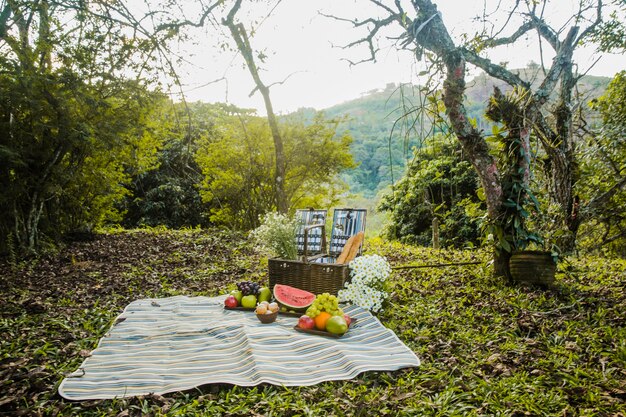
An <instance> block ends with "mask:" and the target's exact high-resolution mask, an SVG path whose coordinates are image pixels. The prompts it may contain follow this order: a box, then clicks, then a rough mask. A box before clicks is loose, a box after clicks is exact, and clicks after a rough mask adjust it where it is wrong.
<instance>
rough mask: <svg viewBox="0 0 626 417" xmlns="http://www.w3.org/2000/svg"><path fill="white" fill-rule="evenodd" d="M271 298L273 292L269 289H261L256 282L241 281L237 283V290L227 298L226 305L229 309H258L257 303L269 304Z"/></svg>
mask: <svg viewBox="0 0 626 417" xmlns="http://www.w3.org/2000/svg"><path fill="white" fill-rule="evenodd" d="M271 298H272V292H271V291H270V289H269V288H267V287H261V286H260V285H259V284H257V283H256V282H251V281H241V282H239V283H237V289H236V290H232V291H231V292H230V294H229V295H228V297H226V300H224V305H225V306H226V307H229V308H234V307H244V308H256V306H257V303H261V302H263V301H267V302H269V301H270V299H271Z"/></svg>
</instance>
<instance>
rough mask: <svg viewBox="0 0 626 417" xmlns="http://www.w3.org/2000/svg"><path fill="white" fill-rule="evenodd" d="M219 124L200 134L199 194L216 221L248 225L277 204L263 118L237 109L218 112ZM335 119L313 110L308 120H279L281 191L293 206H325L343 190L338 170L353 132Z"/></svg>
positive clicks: (347, 159)
mask: <svg viewBox="0 0 626 417" xmlns="http://www.w3.org/2000/svg"><path fill="white" fill-rule="evenodd" d="M216 124H217V125H219V129H216V132H215V134H214V135H212V136H210V137H207V138H205V139H201V140H200V141H199V148H198V150H197V152H196V160H197V162H198V164H199V166H200V167H201V169H202V173H203V176H204V179H203V181H202V185H201V189H200V194H201V196H202V199H203V201H204V202H205V203H206V204H208V205H209V206H210V220H211V222H213V223H215V224H221V225H227V226H229V227H233V228H238V229H251V228H254V227H256V226H258V224H259V217H260V216H261V215H263V214H264V213H267V212H269V211H272V210H274V209H275V208H276V192H275V189H274V184H275V181H274V176H275V164H274V151H273V147H274V146H273V140H272V137H271V134H270V130H269V126H268V124H267V121H266V120H265V119H264V118H260V117H257V116H252V115H251V114H249V112H245V111H243V110H240V109H232V108H231V109H229V110H228V111H224V112H221V113H220V114H219V115H218V116H217V119H216ZM336 128H337V121H335V120H332V119H331V120H329V119H325V118H324V117H323V116H322V115H317V116H316V117H315V118H314V119H313V121H312V123H309V124H305V122H304V121H303V120H301V119H297V118H289V119H286V120H283V121H282V122H281V124H280V129H281V135H282V138H283V146H284V154H285V161H286V178H285V180H284V181H285V192H286V194H287V198H288V201H289V205H290V207H291V208H298V207H309V206H315V207H328V206H331V205H333V204H334V203H335V202H336V201H337V196H338V195H339V194H340V193H341V192H343V191H344V190H345V184H343V183H341V182H340V181H339V180H338V174H339V173H340V172H341V171H343V170H345V169H347V168H351V167H352V166H353V162H352V157H351V155H350V153H349V146H350V142H351V138H350V136H348V135H341V136H337V135H336V134H335V132H336Z"/></svg>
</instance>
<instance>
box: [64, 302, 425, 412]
mask: <svg viewBox="0 0 626 417" xmlns="http://www.w3.org/2000/svg"><path fill="white" fill-rule="evenodd" d="M224 298H225V296H219V297H213V298H207V297H185V296H176V297H170V298H162V299H143V300H137V301H135V302H133V303H131V304H129V305H128V306H127V307H126V309H125V310H124V312H123V313H122V314H121V315H120V316H119V317H118V319H117V320H116V322H115V323H116V324H114V325H113V327H112V328H111V330H110V331H109V332H108V333H107V334H106V335H105V336H104V337H103V338H102V339H101V340H100V343H99V344H98V347H97V348H96V349H95V350H94V351H93V352H92V354H91V356H90V357H88V358H87V359H85V361H84V362H83V364H82V365H81V366H80V368H79V369H78V370H77V371H75V372H74V373H73V374H71V375H70V376H68V377H67V378H65V379H64V380H63V382H62V383H61V385H60V386H59V394H61V395H62V396H63V397H64V398H67V399H69V400H86V399H108V398H119V397H130V396H135V395H147V394H151V393H155V394H164V393H167V392H175V391H182V390H187V389H191V388H194V387H197V386H199V385H203V384H210V383H228V384H235V385H242V386H254V385H258V384H261V383H270V384H275V385H285V386H304V385H314V384H317V383H320V382H322V381H330V380H346V379H351V378H354V377H355V376H357V375H358V374H360V373H361V372H364V371H374V370H378V371H381V370H396V369H400V368H405V367H413V366H419V364H420V361H419V359H418V358H417V356H415V354H414V353H413V352H412V351H411V350H409V349H408V348H407V347H406V346H405V345H404V344H403V343H402V342H401V341H400V340H399V339H398V337H397V336H396V335H395V334H394V333H393V332H392V331H391V330H389V329H387V328H385V327H384V326H383V325H382V324H381V323H380V322H379V321H378V319H376V318H375V317H373V316H372V315H371V314H370V313H369V312H368V311H366V310H364V309H362V308H360V307H354V306H348V307H346V308H345V309H344V310H345V312H346V313H348V314H350V315H351V316H352V317H355V318H357V319H358V322H357V323H356V324H355V325H354V327H353V328H351V329H350V331H349V332H348V333H347V334H345V335H344V336H343V337H341V338H339V339H335V338H330V337H324V336H317V335H311V334H305V333H300V332H297V331H295V330H294V329H293V327H294V326H295V325H296V323H297V318H294V317H288V316H281V315H279V316H278V319H277V320H276V322H274V323H272V324H262V323H261V322H259V320H258V319H257V318H256V315H255V314H254V313H253V312H246V311H237V310H224V308H223V300H224Z"/></svg>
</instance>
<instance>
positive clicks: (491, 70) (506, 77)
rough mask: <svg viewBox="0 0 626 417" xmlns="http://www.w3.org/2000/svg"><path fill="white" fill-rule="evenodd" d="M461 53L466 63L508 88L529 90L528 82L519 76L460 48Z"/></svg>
mask: <svg viewBox="0 0 626 417" xmlns="http://www.w3.org/2000/svg"><path fill="white" fill-rule="evenodd" d="M461 52H462V54H463V57H464V58H465V60H466V61H467V62H469V63H471V64H473V65H476V66H477V67H478V68H481V69H482V70H483V71H485V72H486V73H487V74H489V75H491V76H492V77H495V78H497V79H499V80H502V81H504V82H506V83H507V84H509V85H510V86H519V87H524V88H526V89H528V88H530V85H529V83H528V82H526V81H524V80H522V79H521V78H520V77H519V75H517V74H514V73H513V72H511V71H509V70H507V69H506V68H504V67H503V66H502V65H497V64H494V63H493V62H491V60H490V59H488V58H483V57H480V56H478V54H476V53H475V52H472V51H470V50H468V49H465V48H462V49H461Z"/></svg>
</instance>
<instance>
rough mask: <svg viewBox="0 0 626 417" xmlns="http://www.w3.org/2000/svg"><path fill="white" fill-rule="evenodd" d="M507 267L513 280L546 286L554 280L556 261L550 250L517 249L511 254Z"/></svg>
mask: <svg viewBox="0 0 626 417" xmlns="http://www.w3.org/2000/svg"><path fill="white" fill-rule="evenodd" d="M509 269H510V271H511V277H512V278H513V281H516V282H520V283H525V284H531V285H540V286H544V287H547V286H550V285H552V283H553V282H554V275H555V274H556V263H555V262H554V260H553V259H552V254H551V253H550V252H543V251H532V250H528V251H518V252H513V254H512V255H511V259H510V260H509Z"/></svg>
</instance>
